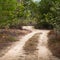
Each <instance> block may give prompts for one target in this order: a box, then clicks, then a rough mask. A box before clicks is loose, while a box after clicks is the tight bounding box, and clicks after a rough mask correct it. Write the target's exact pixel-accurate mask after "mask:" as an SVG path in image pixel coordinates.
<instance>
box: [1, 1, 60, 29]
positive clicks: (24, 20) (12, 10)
mask: <svg viewBox="0 0 60 60" xmlns="http://www.w3.org/2000/svg"><path fill="white" fill-rule="evenodd" d="M29 24H30V25H31V24H32V25H35V26H36V27H38V28H48V29H49V28H56V29H59V28H60V0H41V1H40V2H33V0H19V1H18V0H0V28H10V27H15V28H19V27H20V26H21V25H29Z"/></svg>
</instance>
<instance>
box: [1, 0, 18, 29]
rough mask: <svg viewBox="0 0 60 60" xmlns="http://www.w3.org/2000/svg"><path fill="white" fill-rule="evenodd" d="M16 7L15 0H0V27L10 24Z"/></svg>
mask: <svg viewBox="0 0 60 60" xmlns="http://www.w3.org/2000/svg"><path fill="white" fill-rule="evenodd" d="M16 7H17V1H16V0H0V28H1V27H2V28H6V27H7V26H9V25H10V24H11V22H12V20H13V19H14V16H15V14H14V11H15V9H16Z"/></svg>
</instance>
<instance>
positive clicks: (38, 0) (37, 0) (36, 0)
mask: <svg viewBox="0 0 60 60" xmlns="http://www.w3.org/2000/svg"><path fill="white" fill-rule="evenodd" d="M33 1H34V2H40V1H41V0H33Z"/></svg>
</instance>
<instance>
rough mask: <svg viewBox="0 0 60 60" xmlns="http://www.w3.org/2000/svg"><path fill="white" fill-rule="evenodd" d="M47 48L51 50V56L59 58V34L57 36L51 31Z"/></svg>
mask: <svg viewBox="0 0 60 60" xmlns="http://www.w3.org/2000/svg"><path fill="white" fill-rule="evenodd" d="M48 37H49V41H48V48H49V49H50V50H51V52H52V54H53V55H54V56H56V57H59V58H60V34H57V33H56V32H54V31H53V30H51V31H50V32H49V34H48Z"/></svg>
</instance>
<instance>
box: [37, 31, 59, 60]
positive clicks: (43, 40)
mask: <svg viewBox="0 0 60 60" xmlns="http://www.w3.org/2000/svg"><path fill="white" fill-rule="evenodd" d="M40 32H41V34H40V38H39V44H38V49H39V50H38V53H39V54H38V60H60V59H58V58H57V57H55V56H53V55H52V53H51V51H50V50H49V49H48V47H47V46H48V37H47V35H48V32H49V30H41V31H40Z"/></svg>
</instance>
